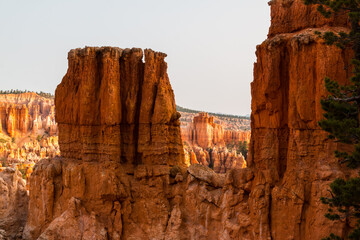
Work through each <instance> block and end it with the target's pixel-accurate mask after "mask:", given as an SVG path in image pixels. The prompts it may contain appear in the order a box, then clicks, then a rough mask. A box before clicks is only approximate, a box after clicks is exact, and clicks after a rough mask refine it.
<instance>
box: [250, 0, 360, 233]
mask: <svg viewBox="0 0 360 240" xmlns="http://www.w3.org/2000/svg"><path fill="white" fill-rule="evenodd" d="M270 4H271V12H272V13H271V17H272V19H271V27H270V32H269V39H267V40H266V41H264V42H263V43H262V44H261V45H259V46H258V47H257V51H256V55H257V62H256V63H255V65H254V81H253V83H252V85H251V89H252V90H251V91H252V117H251V130H252V132H251V134H252V136H251V145H250V152H251V154H250V155H249V159H248V165H249V168H250V169H253V170H254V173H255V180H254V181H253V188H252V190H251V193H250V195H249V196H250V200H249V201H248V203H249V207H250V209H257V211H252V214H251V215H250V216H251V218H252V221H251V222H252V223H253V234H254V236H256V237H255V238H256V239H270V238H271V239H321V238H322V237H325V236H326V235H328V234H329V233H330V232H334V233H335V234H338V235H340V236H344V235H345V234H346V231H348V230H349V228H350V226H348V225H347V224H346V223H345V222H340V221H338V222H332V221H330V220H328V219H326V218H325V217H324V214H325V213H326V211H327V206H326V205H323V204H321V202H320V197H321V196H328V195H329V193H328V192H327V190H328V189H329V184H330V182H331V181H332V180H333V179H334V178H337V177H345V176H346V175H348V174H351V173H350V172H346V171H347V170H346V168H345V167H341V166H340V165H339V164H338V162H337V160H336V159H335V157H334V150H335V149H336V148H338V147H341V146H340V145H339V144H337V143H334V142H333V141H330V140H328V139H327V138H326V137H327V133H326V132H324V131H323V130H321V129H320V127H319V126H318V121H319V120H320V119H322V117H323V116H322V113H323V111H322V109H321V106H320V99H321V98H323V97H325V96H326V95H327V92H326V90H325V87H324V77H325V76H328V77H330V78H332V79H336V80H338V81H340V82H343V83H344V82H345V81H346V80H347V79H348V77H349V76H350V74H351V67H350V66H349V60H350V58H351V53H350V52H349V51H345V50H341V49H339V48H337V47H335V46H327V45H325V44H324V42H323V40H322V39H320V38H319V37H317V36H316V35H315V34H314V32H315V31H320V32H324V31H329V30H330V31H335V32H339V31H348V29H347V28H346V21H345V20H344V18H337V19H335V20H334V19H329V20H328V19H325V18H323V17H322V16H321V14H320V13H318V12H317V11H316V7H314V6H312V7H308V6H305V5H303V2H302V1H301V0H290V1H289V0H286V1H285V0H273V1H271V2H270ZM339 17H341V16H339ZM300 66H301V67H300ZM344 169H345V170H344ZM353 174H354V173H353ZM255 199H256V200H255Z"/></svg>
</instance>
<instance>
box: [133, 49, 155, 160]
mask: <svg viewBox="0 0 360 240" xmlns="http://www.w3.org/2000/svg"><path fill="white" fill-rule="evenodd" d="M143 54H144V53H143ZM138 64H139V66H138V69H139V73H138V74H137V78H138V79H137V80H138V84H139V90H138V93H137V99H136V105H135V106H136V110H135V121H136V122H135V126H134V141H135V148H134V149H135V154H134V156H135V159H134V164H135V165H138V164H141V163H142V153H141V152H140V151H139V149H138V148H139V131H140V129H139V125H140V124H143V123H140V110H141V103H142V91H143V83H144V77H145V74H144V68H145V63H144V62H143V61H142V59H140V61H139V63H138ZM150 134H151V133H150Z"/></svg>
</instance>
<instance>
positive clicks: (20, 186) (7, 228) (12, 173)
mask: <svg viewBox="0 0 360 240" xmlns="http://www.w3.org/2000/svg"><path fill="white" fill-rule="evenodd" d="M28 201H29V196H28V193H27V191H26V187H25V181H24V180H23V179H22V177H21V174H20V172H18V171H16V170H14V169H12V168H4V169H3V170H2V171H0V239H21V236H22V231H23V228H24V226H25V222H26V217H27V213H28ZM1 237H2V238H1Z"/></svg>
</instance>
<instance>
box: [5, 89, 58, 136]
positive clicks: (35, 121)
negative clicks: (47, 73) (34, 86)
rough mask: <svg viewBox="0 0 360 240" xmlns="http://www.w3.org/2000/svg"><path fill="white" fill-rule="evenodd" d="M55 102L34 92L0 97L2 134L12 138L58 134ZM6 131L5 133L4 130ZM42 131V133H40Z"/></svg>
mask: <svg viewBox="0 0 360 240" xmlns="http://www.w3.org/2000/svg"><path fill="white" fill-rule="evenodd" d="M54 110H55V108H54V100H53V99H48V98H44V97H41V96H39V95H37V94H36V93H33V92H28V93H20V94H1V95H0V132H2V133H5V134H7V135H9V136H10V137H23V136H25V135H26V134H28V132H29V133H30V134H32V135H34V136H36V135H37V134H41V133H42V132H43V131H46V132H48V133H49V134H50V135H52V136H53V135H55V134H57V124H56V123H55V111H54ZM3 128H4V129H5V131H4V130H3ZM39 130H40V131H41V130H42V131H41V133H40V132H39Z"/></svg>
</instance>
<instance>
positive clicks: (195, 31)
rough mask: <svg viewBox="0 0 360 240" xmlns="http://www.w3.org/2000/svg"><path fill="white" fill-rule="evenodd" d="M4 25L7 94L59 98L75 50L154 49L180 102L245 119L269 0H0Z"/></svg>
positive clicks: (1, 72)
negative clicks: (69, 54) (165, 65)
mask: <svg viewBox="0 0 360 240" xmlns="http://www.w3.org/2000/svg"><path fill="white" fill-rule="evenodd" d="M0 20H1V22H2V23H3V26H2V33H3V35H2V37H1V39H0V46H1V47H0V49H1V52H2V58H1V59H0V79H1V87H0V89H1V90H10V89H20V90H25V89H27V90H32V91H43V92H50V93H54V91H55V88H56V86H57V85H58V84H59V83H60V82H61V79H62V77H63V76H64V75H65V73H66V70H67V52H68V51H69V50H70V49H73V48H79V47H85V46H117V47H120V48H131V47H140V48H143V49H144V48H152V49H153V50H155V51H161V52H165V53H166V54H167V55H168V57H167V58H166V61H167V63H168V74H169V78H170V82H171V85H172V87H173V90H174V92H175V99H176V104H177V105H179V106H182V107H185V108H189V109H195V110H203V111H209V112H214V113H225V114H234V115H246V114H249V113H250V99H251V93H250V82H251V81H252V78H253V77H252V72H253V63H254V62H255V61H256V58H255V50H256V45H257V44H260V43H261V42H262V41H264V40H265V39H266V35H267V32H268V27H269V25H270V9H269V6H268V5H267V1H256V2H255V1H246V2H245V1H235V0H225V1H222V2H221V3H220V2H218V1H216V0H198V1H196V2H195V1H188V0H185V1H181V2H176V1H169V0H167V1H165V0H154V1H151V2H149V1H145V0H135V1H131V2H128V1H110V0H109V1H105V2H104V1H103V2H100V1H84V0H81V1H62V2H45V1H41V0H34V1H16V2H15V1H11V2H8V1H3V0H0ZM4 23H6V24H4Z"/></svg>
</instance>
